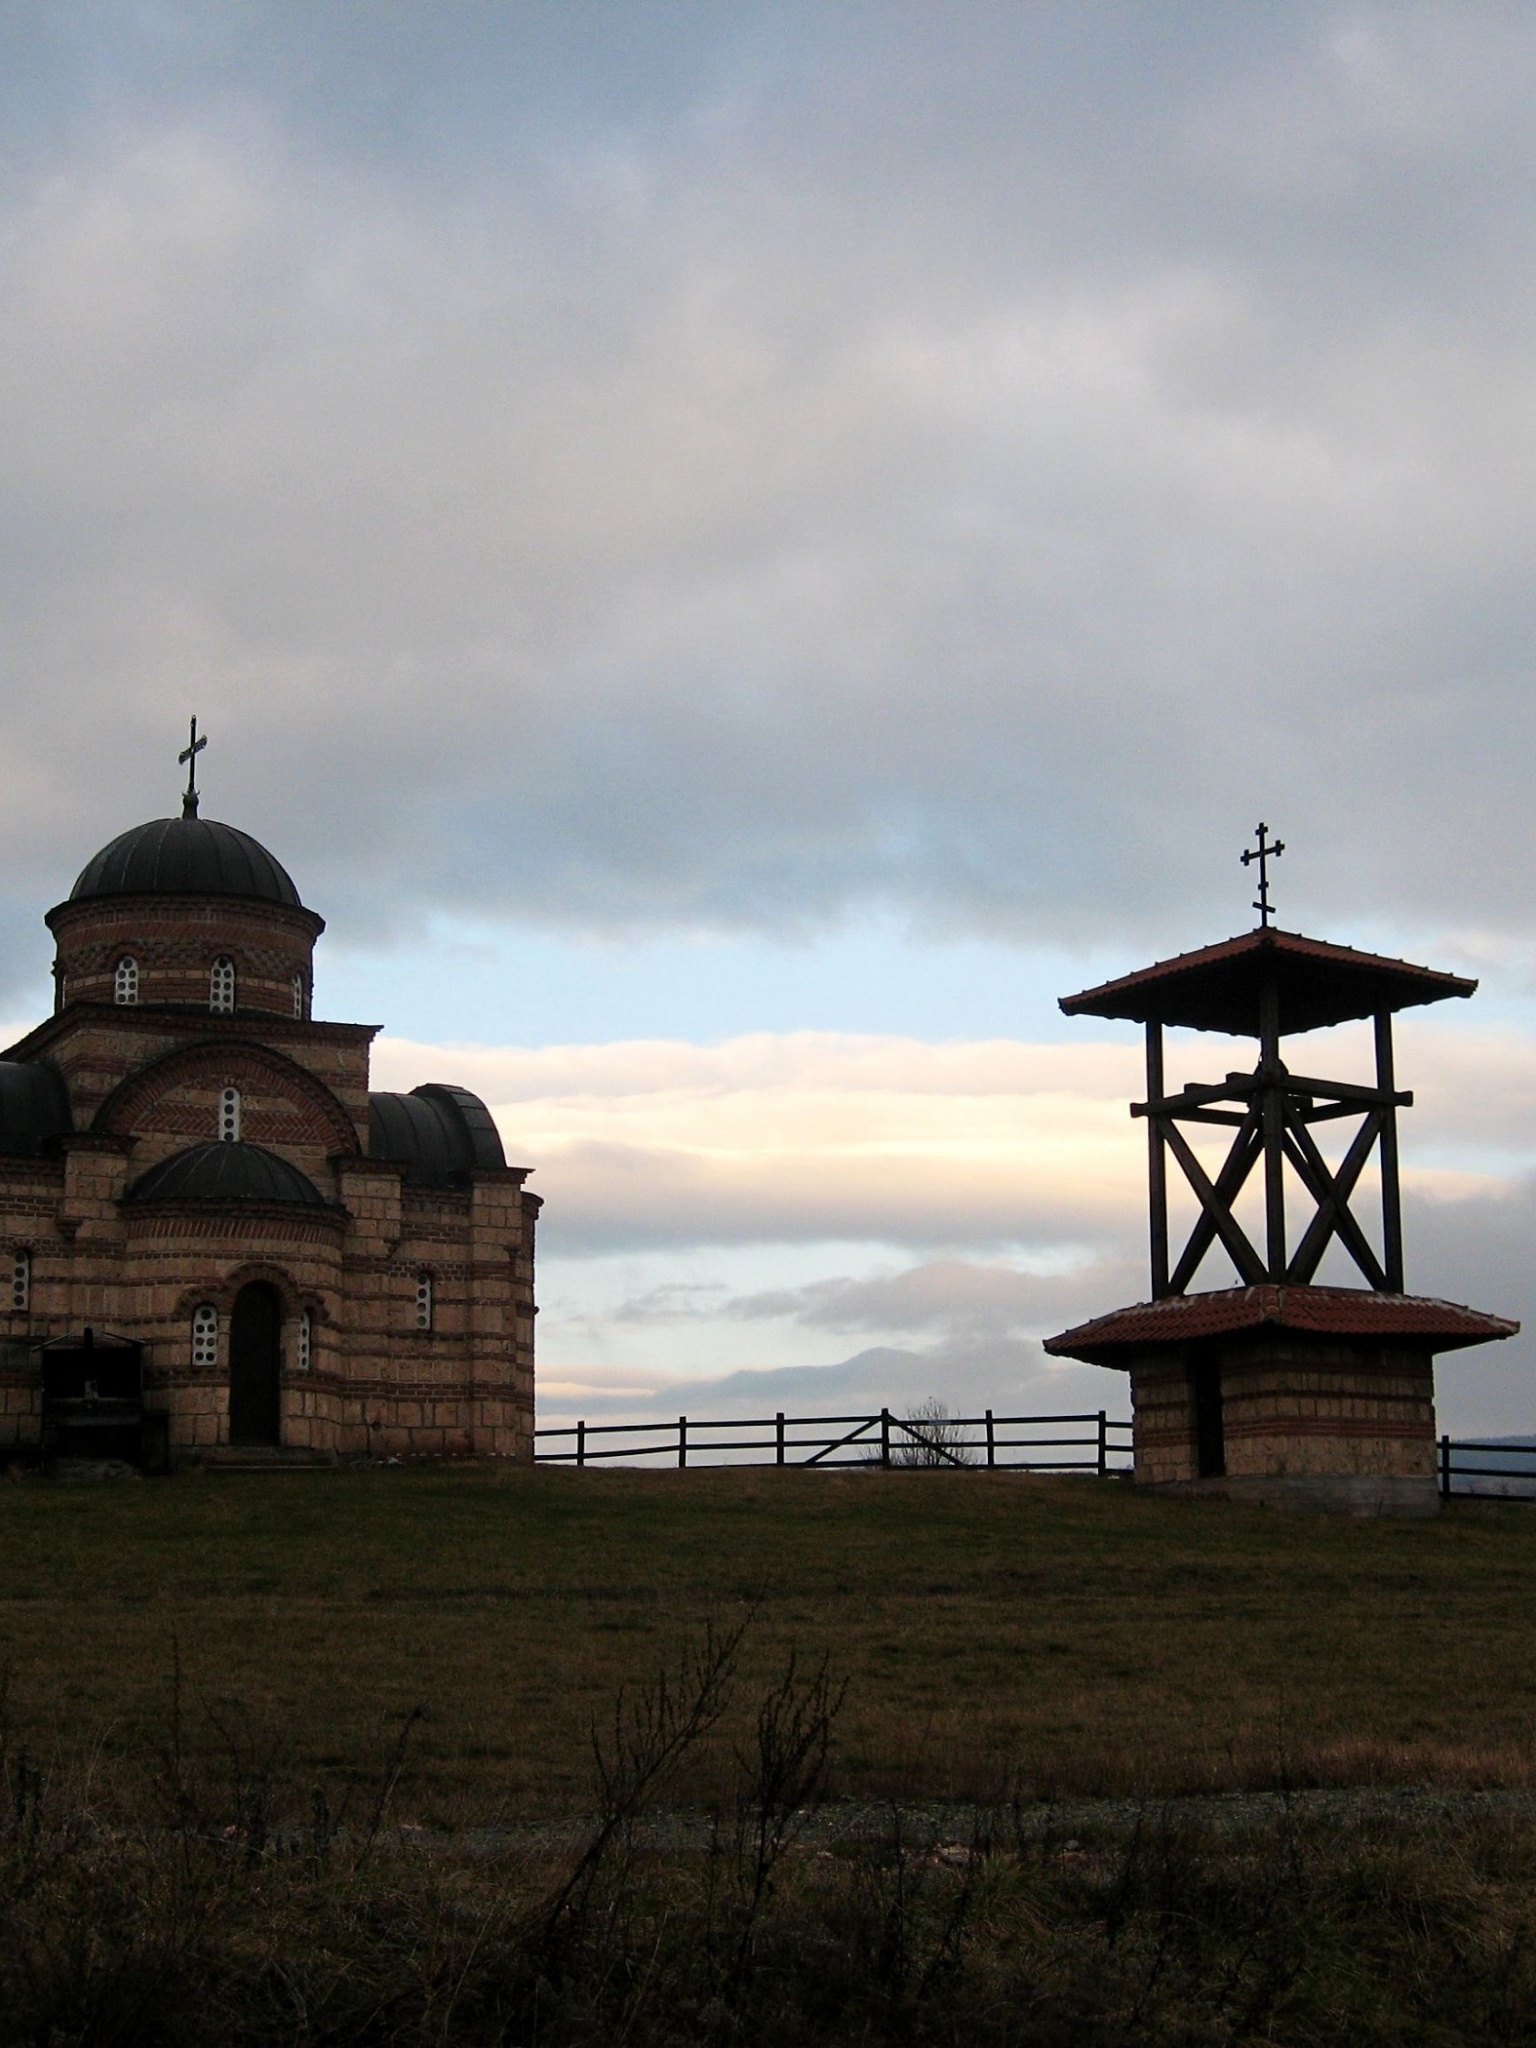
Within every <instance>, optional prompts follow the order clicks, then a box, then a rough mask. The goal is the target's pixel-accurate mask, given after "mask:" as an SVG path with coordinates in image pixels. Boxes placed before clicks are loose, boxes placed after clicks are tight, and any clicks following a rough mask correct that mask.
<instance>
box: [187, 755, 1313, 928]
mask: <svg viewBox="0 0 1536 2048" xmlns="http://www.w3.org/2000/svg"><path fill="white" fill-rule="evenodd" d="M182 759H183V760H185V759H186V756H185V755H183V756H182ZM1268 832H1269V827H1268V826H1267V825H1266V824H1265V823H1264V822H1263V820H1262V819H1261V820H1260V822H1259V834H1258V837H1259V843H1258V845H1257V847H1253V846H1250V847H1247V848H1245V850H1244V851H1243V853H1242V855H1241V859H1242V863H1243V866H1244V867H1247V866H1248V865H1249V863H1250V862H1251V861H1257V862H1258V864H1259V893H1258V896H1257V898H1256V899H1255V901H1254V905H1253V907H1254V909H1255V910H1256V911H1257V912H1258V913H1259V925H1260V927H1261V929H1262V927H1264V926H1265V925H1267V924H1268V923H1269V920H1270V919H1271V917H1273V916H1274V912H1273V911H1272V910H1271V909H1270V907H1269V864H1270V862H1271V861H1272V860H1278V859H1279V858H1280V856H1281V854H1282V853H1284V851H1285V841H1284V840H1283V839H1269V838H1268V837H1267V835H1268Z"/></svg>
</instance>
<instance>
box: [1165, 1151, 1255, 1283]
mask: <svg viewBox="0 0 1536 2048" xmlns="http://www.w3.org/2000/svg"><path fill="white" fill-rule="evenodd" d="M1163 1133H1164V1136H1165V1137H1166V1138H1167V1141H1168V1149H1169V1150H1170V1151H1171V1152H1172V1154H1173V1156H1174V1158H1175V1159H1177V1160H1178V1162H1179V1165H1180V1166H1181V1167H1182V1168H1183V1170H1184V1178H1185V1179H1186V1180H1187V1181H1188V1182H1189V1184H1190V1186H1191V1187H1192V1188H1193V1189H1194V1191H1195V1196H1196V1199H1197V1200H1198V1201H1199V1204H1200V1207H1201V1208H1202V1209H1203V1210H1204V1212H1205V1214H1206V1215H1207V1216H1208V1217H1209V1218H1210V1220H1211V1223H1212V1225H1213V1227H1214V1229H1215V1232H1216V1235H1217V1237H1219V1238H1220V1240H1221V1243H1222V1248H1223V1250H1224V1251H1225V1252H1226V1254H1227V1256H1228V1258H1230V1259H1231V1261H1232V1263H1233V1265H1234V1266H1236V1268H1237V1270H1238V1274H1239V1276H1240V1277H1241V1279H1242V1281H1243V1284H1244V1285H1245V1286H1247V1287H1257V1286H1259V1285H1261V1284H1262V1282H1263V1281H1264V1280H1266V1279H1267V1278H1268V1274H1267V1272H1266V1269H1265V1265H1264V1261H1263V1260H1262V1259H1261V1258H1260V1257H1259V1255H1258V1253H1257V1252H1256V1251H1255V1250H1254V1248H1253V1246H1252V1245H1251V1244H1250V1243H1249V1242H1248V1238H1247V1235H1246V1233H1245V1232H1244V1230H1243V1227H1242V1225H1241V1224H1240V1223H1239V1222H1238V1220H1237V1218H1236V1217H1235V1216H1234V1215H1233V1214H1232V1210H1231V1207H1230V1205H1229V1204H1228V1203H1227V1202H1226V1201H1224V1200H1223V1199H1222V1197H1221V1196H1220V1195H1219V1194H1218V1193H1217V1192H1216V1189H1215V1187H1214V1186H1213V1185H1212V1183H1211V1178H1210V1176H1209V1174H1208V1173H1207V1172H1206V1170H1205V1168H1204V1167H1203V1166H1202V1165H1201V1164H1200V1162H1199V1160H1198V1159H1197V1158H1196V1157H1195V1155H1194V1153H1193V1152H1192V1151H1191V1150H1190V1148H1189V1144H1188V1141H1187V1140H1186V1138H1185V1136H1184V1134H1183V1132H1182V1131H1181V1130H1180V1129H1179V1127H1178V1125H1177V1124H1176V1123H1174V1122H1172V1121H1171V1120H1166V1121H1164V1122H1163ZM1242 1141H1243V1140H1242V1133H1241V1132H1240V1133H1239V1134H1238V1137H1237V1139H1236V1141H1235V1143H1234V1147H1233V1150H1234V1151H1235V1150H1236V1147H1237V1145H1239V1144H1241V1143H1242ZM1227 1156H1228V1162H1229V1163H1230V1161H1231V1157H1232V1154H1231V1153H1229V1154H1228V1155H1227ZM1180 1264H1181V1265H1182V1264H1183V1261H1182V1260H1181V1261H1180Z"/></svg>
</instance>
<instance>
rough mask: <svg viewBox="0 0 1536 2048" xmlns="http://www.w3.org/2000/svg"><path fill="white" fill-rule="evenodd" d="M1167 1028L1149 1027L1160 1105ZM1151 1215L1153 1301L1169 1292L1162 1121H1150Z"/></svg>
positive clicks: (1153, 1084)
mask: <svg viewBox="0 0 1536 2048" xmlns="http://www.w3.org/2000/svg"><path fill="white" fill-rule="evenodd" d="M1164 1085H1165V1084H1164V1081H1163V1027H1162V1025H1161V1023H1159V1022H1158V1021H1157V1020H1156V1019H1149V1020H1148V1023H1147V1099H1148V1100H1149V1101H1151V1102H1155V1101H1157V1099H1158V1098H1159V1096H1161V1094H1162V1092H1163V1088H1164ZM1147 1211H1148V1219H1149V1220H1148V1228H1149V1233H1150V1247H1149V1248H1150V1252H1151V1262H1152V1299H1153V1300H1154V1301H1161V1300H1162V1299H1163V1297H1164V1296H1165V1295H1166V1294H1167V1292H1168V1154H1167V1150H1166V1146H1165V1141H1164V1138H1163V1125H1162V1120H1161V1118H1159V1117H1150V1118H1149V1119H1148V1121H1147Z"/></svg>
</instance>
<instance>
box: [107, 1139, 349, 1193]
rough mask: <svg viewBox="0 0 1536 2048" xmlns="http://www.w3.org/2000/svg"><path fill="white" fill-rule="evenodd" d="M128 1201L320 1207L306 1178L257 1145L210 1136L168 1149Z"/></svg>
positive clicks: (135, 1185)
mask: <svg viewBox="0 0 1536 2048" xmlns="http://www.w3.org/2000/svg"><path fill="white" fill-rule="evenodd" d="M125 1199H126V1200H127V1201H130V1202H294V1203H299V1204H302V1205H303V1206H305V1207H307V1208H323V1207H324V1206H325V1197H324V1195H322V1194H321V1192H320V1190H319V1189H318V1188H317V1187H316V1186H315V1184H314V1182H313V1181H312V1180H311V1179H310V1178H309V1175H308V1174H307V1173H301V1172H300V1171H299V1169H298V1167H296V1166H290V1165H289V1164H288V1161H287V1160H286V1159H279V1158H278V1156H277V1154H276V1153H275V1152H268V1151H266V1150H265V1149H264V1148H263V1147H262V1146H260V1145H245V1144H240V1143H238V1142H236V1143H233V1144H231V1143H229V1142H227V1141H225V1142H217V1141H216V1142H214V1143H213V1144H208V1145H191V1146H189V1147H188V1148H187V1150H186V1151H185V1152H173V1153H172V1155H171V1157H170V1158H169V1159H162V1160H160V1161H159V1162H158V1163H157V1164H156V1165H154V1166H152V1167H151V1168H150V1169H149V1171H148V1173H144V1174H141V1175H140V1176H139V1178H138V1179H137V1180H136V1181H135V1182H134V1184H133V1186H132V1187H131V1188H130V1189H129V1190H128V1193H127V1195H126V1197H125Z"/></svg>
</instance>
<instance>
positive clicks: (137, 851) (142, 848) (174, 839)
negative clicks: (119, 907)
mask: <svg viewBox="0 0 1536 2048" xmlns="http://www.w3.org/2000/svg"><path fill="white" fill-rule="evenodd" d="M94 896H243V897H245V898H246V899H247V900H248V901H255V902H258V903H285V904H288V905H290V906H291V907H292V908H293V909H295V910H298V909H302V908H303V905H302V904H301V903H300V902H299V892H298V890H297V889H295V887H294V886H293V883H292V881H291V880H290V878H289V875H288V872H287V870H286V869H285V868H284V867H283V866H282V865H281V864H280V863H279V862H277V861H275V860H274V859H273V858H272V856H271V854H270V853H268V851H267V849H266V848H265V847H264V846H263V845H261V844H260V842H259V841H257V840H255V839H253V838H252V837H251V835H250V834H249V832H240V831H237V830H236V828H235V827H234V826H233V825H221V824H219V823H218V821H217V820H216V819H214V818H198V817H190V818H186V817H183V818H152V819H151V820H150V822H149V823H148V824H147V825H135V826H134V828H133V830H132V831H131V832H122V833H120V834H119V835H118V837H117V838H116V839H114V840H113V841H112V844H111V845H110V846H104V847H103V848H102V849H101V851H100V853H98V854H97V855H96V857H95V859H94V860H91V861H88V862H87V863H86V865H85V867H84V868H82V870H81V872H80V878H79V880H78V881H77V882H76V883H75V886H74V888H73V889H71V890H70V892H69V900H70V902H71V903H79V902H82V901H84V900H86V899H88V898H90V897H94Z"/></svg>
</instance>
